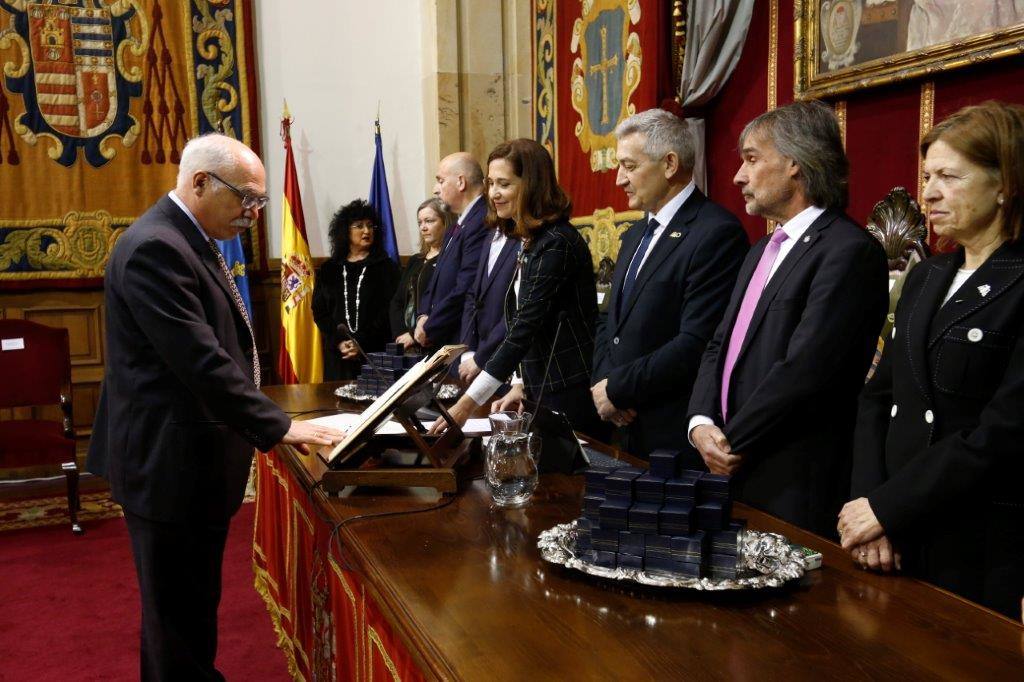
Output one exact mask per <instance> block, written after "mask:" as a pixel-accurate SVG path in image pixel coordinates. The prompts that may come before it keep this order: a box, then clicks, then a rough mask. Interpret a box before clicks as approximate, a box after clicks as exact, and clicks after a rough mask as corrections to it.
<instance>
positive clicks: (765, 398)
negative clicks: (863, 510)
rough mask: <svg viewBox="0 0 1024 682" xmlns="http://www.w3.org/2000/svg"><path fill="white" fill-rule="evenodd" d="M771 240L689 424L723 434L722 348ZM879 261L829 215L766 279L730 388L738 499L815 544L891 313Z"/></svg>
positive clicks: (832, 504)
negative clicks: (708, 421) (701, 420)
mask: <svg viewBox="0 0 1024 682" xmlns="http://www.w3.org/2000/svg"><path fill="white" fill-rule="evenodd" d="M767 243H768V237H767V236H765V237H764V238H763V239H761V240H760V241H759V242H758V243H757V244H756V245H755V246H754V247H753V248H752V249H751V250H750V253H749V254H748V255H747V258H746V260H745V261H744V262H743V267H742V268H741V269H740V274H739V277H738V278H737V280H736V288H735V289H733V292H732V298H731V299H730V301H729V307H728V308H727V309H726V312H725V316H724V317H723V318H722V323H721V324H720V325H719V326H718V330H717V331H716V332H715V337H714V338H713V339H712V340H711V342H710V343H709V344H708V348H707V350H706V351H705V353H704V357H703V359H702V360H701V367H700V372H699V374H698V378H697V382H696V384H695V385H694V390H693V396H692V398H691V400H690V409H689V413H688V417H689V416H693V415H695V414H702V415H705V416H708V417H711V418H713V419H714V420H715V423H716V424H718V425H722V415H721V407H720V405H721V403H720V386H721V379H722V365H723V363H724V362H725V346H726V344H727V343H728V339H729V336H730V335H731V333H732V327H733V324H734V322H735V321H736V314H737V312H738V310H739V307H740V303H741V302H742V300H743V294H744V292H745V291H746V288H747V283H748V282H749V281H750V278H751V275H752V274H753V271H754V269H755V268H756V267H757V263H758V261H759V260H760V258H761V254H762V253H763V252H764V248H765V245H766V244H767ZM887 282H888V266H887V263H886V258H885V253H884V252H883V250H882V247H881V246H880V245H879V243H878V242H877V241H875V240H874V239H873V238H872V237H870V236H869V235H868V234H867V232H865V231H864V230H863V229H862V228H860V227H859V226H858V225H856V224H855V223H853V222H852V221H851V220H850V219H849V218H848V217H847V216H846V215H845V214H843V213H842V212H839V211H835V210H827V211H825V213H823V214H822V215H821V216H819V217H818V219H817V220H815V221H814V222H813V223H812V224H811V225H810V227H808V228H807V231H806V232H805V233H804V236H803V237H801V238H800V239H799V241H797V243H796V244H795V245H794V246H793V248H792V250H791V251H790V252H789V254H788V255H787V256H786V258H785V259H784V260H783V261H782V263H781V265H780V266H779V268H778V270H777V271H776V272H775V274H774V275H773V276H772V278H771V279H770V280H768V284H767V286H766V287H765V289H764V292H763V293H762V294H761V297H760V299H759V301H758V304H757V308H756V309H755V311H754V316H753V319H752V321H751V324H750V328H749V331H748V332H747V337H746V340H745V341H744V342H743V346H742V348H741V350H740V355H739V358H738V359H737V362H736V366H735V368H734V369H733V373H732V378H731V380H730V395H729V422H728V423H727V424H725V426H724V429H723V430H724V432H725V435H726V437H727V438H728V439H729V442H730V444H731V445H732V450H733V452H737V453H740V454H742V455H744V457H745V459H744V461H743V463H742V465H741V467H740V470H739V472H738V473H737V474H736V475H735V476H734V477H733V483H734V494H735V495H736V497H737V499H739V500H741V501H743V502H747V503H749V504H751V505H753V506H755V507H758V508H760V509H764V510H765V511H767V512H769V513H771V514H774V515H776V516H779V517H781V518H783V519H785V520H787V521H790V522H791V523H795V524H796V525H798V526H802V527H803V528H807V529H809V530H812V531H814V532H816V533H819V534H825V535H831V534H834V532H835V525H836V514H837V513H838V511H839V508H840V506H841V504H842V503H843V502H845V498H846V497H847V495H845V494H844V490H845V488H846V486H847V485H848V483H849V480H850V453H851V440H852V438H853V425H854V421H855V419H856V412H857V395H858V394H859V393H860V390H861V387H862V386H863V385H864V379H865V377H866V376H867V371H868V366H869V364H870V362H871V358H872V356H873V355H874V351H875V347H876V345H877V340H878V332H879V330H880V329H881V328H882V321H883V319H884V317H885V313H886V309H887V307H888V301H889V296H888V291H887Z"/></svg>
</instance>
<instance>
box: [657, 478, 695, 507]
mask: <svg viewBox="0 0 1024 682" xmlns="http://www.w3.org/2000/svg"><path fill="white" fill-rule="evenodd" d="M685 473H686V475H685V476H682V475H681V476H678V477H676V478H670V479H668V480H667V481H665V502H666V503H668V502H695V501H696V500H697V481H699V480H700V474H697V475H693V474H691V473H689V472H685Z"/></svg>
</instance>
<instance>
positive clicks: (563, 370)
mask: <svg viewBox="0 0 1024 682" xmlns="http://www.w3.org/2000/svg"><path fill="white" fill-rule="evenodd" d="M487 200H488V212H487V224H488V225H489V226H490V227H492V228H493V227H500V228H501V229H503V230H504V231H505V233H506V234H508V235H509V236H514V237H517V238H519V239H521V240H522V243H523V248H522V251H521V252H520V255H519V262H518V265H517V270H516V274H515V276H514V277H513V281H512V285H511V286H510V287H509V289H508V293H507V295H506V298H505V319H506V323H507V326H508V332H507V334H506V335H505V340H504V341H503V342H502V343H501V345H500V346H498V349H497V350H495V351H494V354H493V355H491V357H490V359H489V360H488V361H487V364H486V365H485V366H484V367H483V371H482V372H481V373H480V374H479V375H478V376H477V377H476V379H474V380H473V383H472V384H470V386H469V388H468V389H467V390H466V393H465V394H464V395H463V396H462V397H461V398H459V400H458V402H456V404H455V405H454V406H453V407H452V409H451V414H452V416H453V417H454V418H455V420H456V421H457V422H459V423H460V424H464V423H465V421H466V419H468V418H469V416H470V414H471V413H472V412H474V411H475V410H476V409H477V408H478V407H479V406H481V405H484V404H486V403H487V402H488V401H489V400H490V399H491V397H492V396H493V395H494V393H495V391H497V390H498V388H499V387H500V386H501V385H502V384H503V383H505V382H508V381H511V382H512V390H511V391H509V393H508V394H506V395H505V396H504V397H503V398H501V399H500V400H497V401H495V402H494V404H493V405H492V407H493V408H494V409H514V408H516V407H518V406H519V405H520V404H521V402H522V400H523V398H524V397H525V398H529V399H531V400H534V401H536V400H540V402H541V404H542V405H544V406H546V407H548V408H550V409H552V410H556V411H559V412H562V413H563V414H565V415H566V416H567V417H568V418H569V421H570V422H571V423H572V425H573V427H574V428H576V429H577V430H579V431H584V432H587V433H591V434H593V433H595V432H596V431H599V430H600V429H601V428H602V427H601V422H600V420H599V419H598V417H597V412H596V411H595V410H594V403H593V401H592V400H591V398H590V383H589V381H590V369H591V363H592V360H593V355H594V328H595V324H596V318H597V290H596V288H595V285H594V270H593V264H592V261H591V257H590V249H589V247H588V246H587V242H586V241H585V240H584V239H583V237H582V235H580V233H579V231H578V230H577V229H576V228H574V227H573V226H572V225H570V224H569V214H570V209H571V207H572V204H571V202H570V201H569V198H568V197H567V196H566V194H565V192H564V191H563V190H562V188H561V187H559V186H558V182H557V180H556V179H555V166H554V163H553V162H552V160H551V156H550V154H548V152H547V150H546V149H544V147H542V146H541V145H540V144H538V143H537V142H535V141H534V140H529V139H518V140H511V141H509V142H503V143H502V144H499V145H498V146H497V147H495V148H494V151H492V152H491V154H490V156H489V157H488V159H487ZM549 359H550V363H549ZM514 374H515V375H517V376H516V377H515V378H514V379H513V375H514ZM441 424H442V422H439V423H438V424H435V427H434V428H435V430H440V429H441V428H442V426H441Z"/></svg>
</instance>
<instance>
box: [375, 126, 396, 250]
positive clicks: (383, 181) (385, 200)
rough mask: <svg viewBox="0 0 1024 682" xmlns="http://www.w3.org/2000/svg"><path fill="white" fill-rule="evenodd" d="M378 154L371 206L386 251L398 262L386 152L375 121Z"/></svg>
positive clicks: (376, 156)
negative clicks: (374, 211) (376, 217)
mask: <svg viewBox="0 0 1024 682" xmlns="http://www.w3.org/2000/svg"><path fill="white" fill-rule="evenodd" d="M373 125H374V128H375V130H376V132H375V133H374V138H375V143H376V145H377V153H376V155H375V156H374V159H373V177H372V178H371V179H370V205H371V206H373V207H374V208H375V209H377V215H379V216H380V231H381V234H382V235H383V236H384V250H385V251H386V252H387V254H388V255H389V256H391V260H393V261H395V262H396V263H397V262H398V240H397V239H396V238H395V218H394V216H392V215H391V197H390V196H389V194H388V176H387V173H385V172H384V150H383V149H382V147H381V142H380V121H374V124H373Z"/></svg>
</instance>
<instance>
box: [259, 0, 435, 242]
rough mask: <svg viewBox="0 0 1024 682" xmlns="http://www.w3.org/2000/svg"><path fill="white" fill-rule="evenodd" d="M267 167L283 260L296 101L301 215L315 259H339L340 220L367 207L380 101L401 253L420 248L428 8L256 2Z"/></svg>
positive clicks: (425, 186) (310, 0)
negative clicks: (338, 215)
mask: <svg viewBox="0 0 1024 682" xmlns="http://www.w3.org/2000/svg"><path fill="white" fill-rule="evenodd" d="M253 4H254V5H255V6H256V7H255V12H256V60H257V62H259V73H260V81H259V89H260V93H259V95H260V119H261V125H262V145H263V160H264V163H265V165H266V168H267V191H268V193H269V195H270V197H271V204H270V205H269V207H268V209H267V223H268V224H267V232H268V236H269V238H270V254H269V255H270V257H271V258H280V257H281V201H280V197H281V192H282V184H283V181H284V147H283V146H282V143H281V138H280V136H279V128H280V123H279V122H280V118H281V109H282V104H283V101H284V99H286V98H287V100H288V107H289V109H291V113H292V117H293V118H294V123H293V125H292V144H293V147H294V150H295V164H296V168H297V170H298V173H299V183H300V185H301V189H302V207H303V210H304V213H305V217H306V230H307V232H308V236H309V241H310V250H311V251H312V255H313V256H324V255H328V254H329V253H330V246H329V245H328V243H327V226H328V223H329V222H330V219H331V215H332V214H333V213H334V211H336V210H337V209H338V207H340V206H341V205H342V204H345V203H348V202H349V201H351V200H352V199H354V198H357V197H361V198H364V199H365V198H367V197H368V195H369V191H370V172H371V170H372V168H373V156H374V146H373V120H374V118H375V116H376V114H377V103H378V101H379V102H380V112H381V132H382V136H383V143H384V164H385V166H386V168H387V174H388V186H389V188H390V190H391V206H392V211H393V213H394V217H395V232H396V233H397V236H398V246H399V251H400V252H401V253H403V254H408V253H412V252H413V251H414V250H415V248H416V245H417V244H418V237H417V231H416V225H415V221H416V217H415V212H416V207H417V206H418V205H419V203H420V202H421V201H422V200H423V199H425V198H426V197H427V196H428V194H429V192H430V189H431V187H432V182H433V180H432V178H433V175H432V172H430V173H428V169H427V168H426V157H425V149H424V148H425V141H424V131H423V101H424V96H423V84H422V80H423V49H422V46H421V41H422V29H421V27H420V25H421V21H422V19H423V17H422V12H423V9H422V6H423V3H420V2H411V1H410V0H377V1H376V2H373V3H369V4H366V3H356V2H351V1H349V0H343V1H340V2H339V0H304V1H303V2H301V3H292V2H276V1H268V2H256V3H253Z"/></svg>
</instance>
